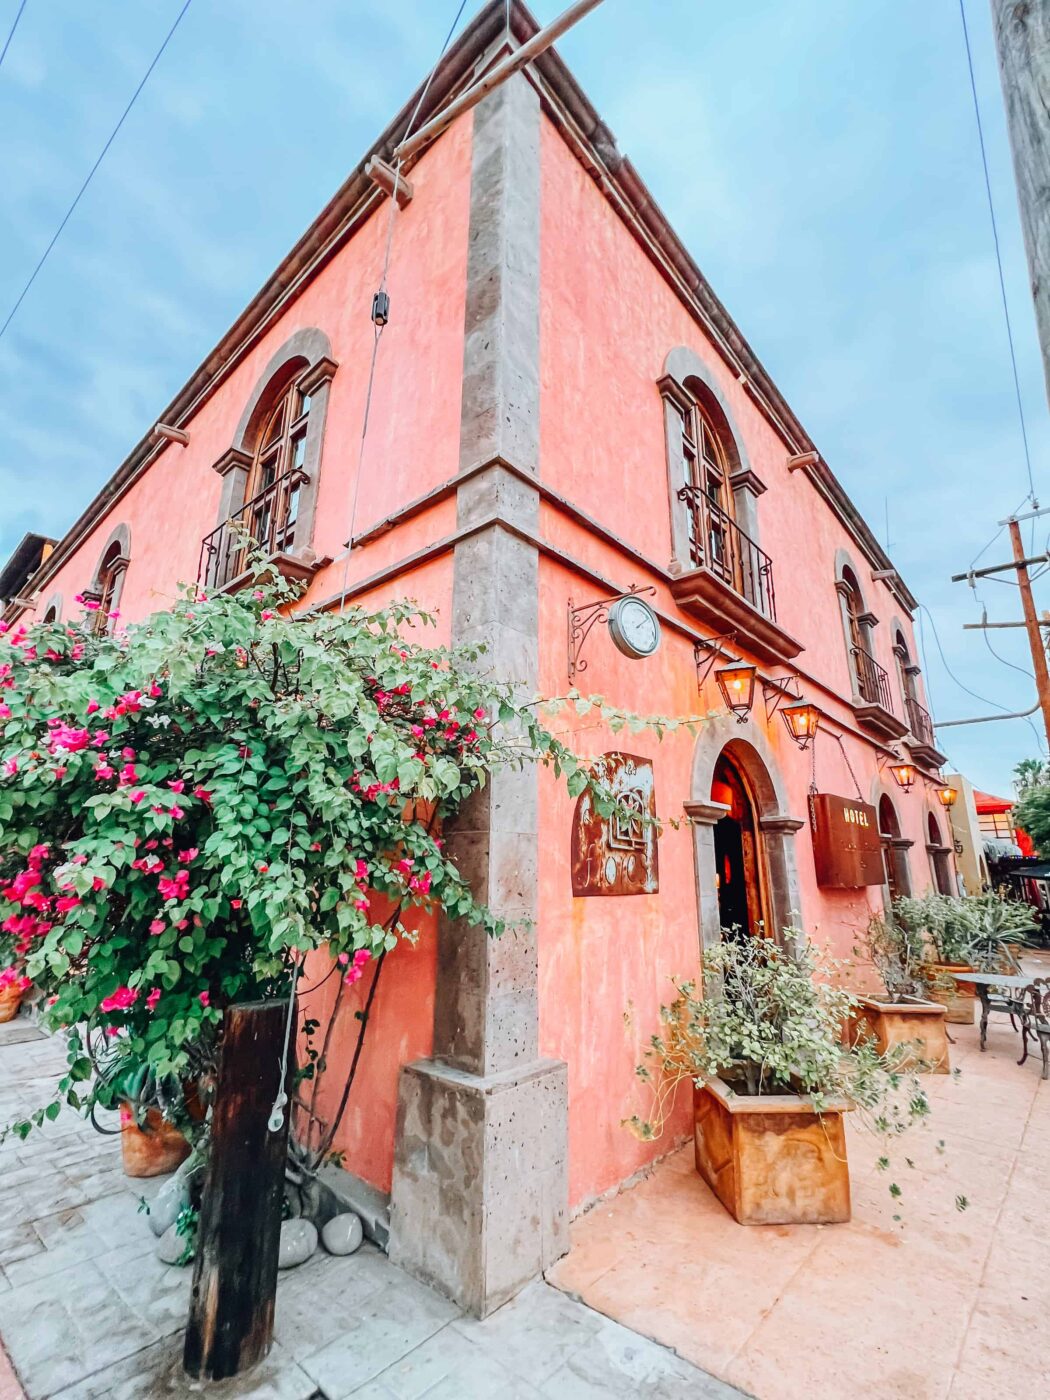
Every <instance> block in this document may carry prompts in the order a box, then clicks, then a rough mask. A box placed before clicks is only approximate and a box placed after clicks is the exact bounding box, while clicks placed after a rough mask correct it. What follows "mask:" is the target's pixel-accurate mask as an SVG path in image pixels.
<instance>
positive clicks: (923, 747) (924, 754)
mask: <svg viewBox="0 0 1050 1400" xmlns="http://www.w3.org/2000/svg"><path fill="white" fill-rule="evenodd" d="M904 709H905V712H906V713H907V716H908V728H909V729H910V730H911V738H910V739H909V740H908V747H909V748H910V749H911V751H912V753H913V754H915V756H916V757H917V758H920V759H924V760H925V761H926V762H927V763H930V764H932V765H933V767H934V768H940V766H941V765H942V764H943V763H946V762H947V761H948V760H947V759H946V757H945V755H944V754H943V753H941V751H940V749H939V748H938V747H937V737H936V734H935V733H934V728H933V720H932V719H931V718H930V713H929V711H928V710H926V709H925V708H924V707H923V706H922V705H920V704H919V702H918V700H916V698H915V696H914V695H906V696H905V697H904Z"/></svg>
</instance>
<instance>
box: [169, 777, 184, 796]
mask: <svg viewBox="0 0 1050 1400" xmlns="http://www.w3.org/2000/svg"><path fill="white" fill-rule="evenodd" d="M167 786H168V787H170V788H171V790H172V792H178V793H182V792H185V791H186V783H185V781H184V780H183V779H182V778H172V779H170V781H169V782H168V784H167Z"/></svg>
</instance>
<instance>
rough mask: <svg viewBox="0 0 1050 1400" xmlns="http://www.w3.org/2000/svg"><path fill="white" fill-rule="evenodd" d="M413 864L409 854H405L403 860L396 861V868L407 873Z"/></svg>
mask: <svg viewBox="0 0 1050 1400" xmlns="http://www.w3.org/2000/svg"><path fill="white" fill-rule="evenodd" d="M413 865H415V861H414V860H412V859H411V858H410V857H409V856H405V858H404V860H399V861H398V863H397V868H398V870H402V871H404V873H405V874H406V875H407V874H408V872H409V871H410V870H411V869H412V867H413Z"/></svg>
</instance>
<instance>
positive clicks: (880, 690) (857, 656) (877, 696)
mask: <svg viewBox="0 0 1050 1400" xmlns="http://www.w3.org/2000/svg"><path fill="white" fill-rule="evenodd" d="M852 650H853V662H854V665H855V666H856V668H857V688H858V690H859V691H860V696H861V699H862V700H866V701H867V703H868V704H869V705H879V706H880V707H881V708H882V709H884V710H885V711H886V712H887V713H888V714H891V715H892V714H893V712H894V711H893V693H892V691H891V690H890V677H889V672H888V671H887V670H886V668H885V667H884V666H880V665H879V663H878V662H877V661H876V660H875V658H874V656H872V655H871V653H870V652H867V651H865V650H864V648H863V647H853V649H852Z"/></svg>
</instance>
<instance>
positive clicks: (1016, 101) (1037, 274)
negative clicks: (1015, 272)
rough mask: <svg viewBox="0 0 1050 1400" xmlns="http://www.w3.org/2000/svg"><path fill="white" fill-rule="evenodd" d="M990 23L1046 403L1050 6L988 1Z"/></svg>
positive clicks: (1034, 1) (1044, 1) (1049, 370)
mask: <svg viewBox="0 0 1050 1400" xmlns="http://www.w3.org/2000/svg"><path fill="white" fill-rule="evenodd" d="M992 23H993V27H994V29H995V44H996V49H997V50H998V53H999V76H1000V78H1001V80H1002V85H1003V100H1004V101H1005V103H1006V121H1007V126H1008V128H1009V132H1010V148H1011V150H1012V151H1013V158H1014V175H1015V177H1016V179H1017V202H1018V204H1019V205H1020V207H1021V228H1022V230H1023V231H1024V246H1025V252H1026V253H1027V254H1028V272H1029V276H1030V278H1031V285H1032V298H1033V300H1034V302H1035V319H1036V325H1037V327H1038V331H1039V345H1040V348H1041V349H1042V352H1043V373H1044V375H1045V377H1046V388H1047V397H1048V399H1050V120H1048V118H1047V112H1048V111H1050V0H992Z"/></svg>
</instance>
